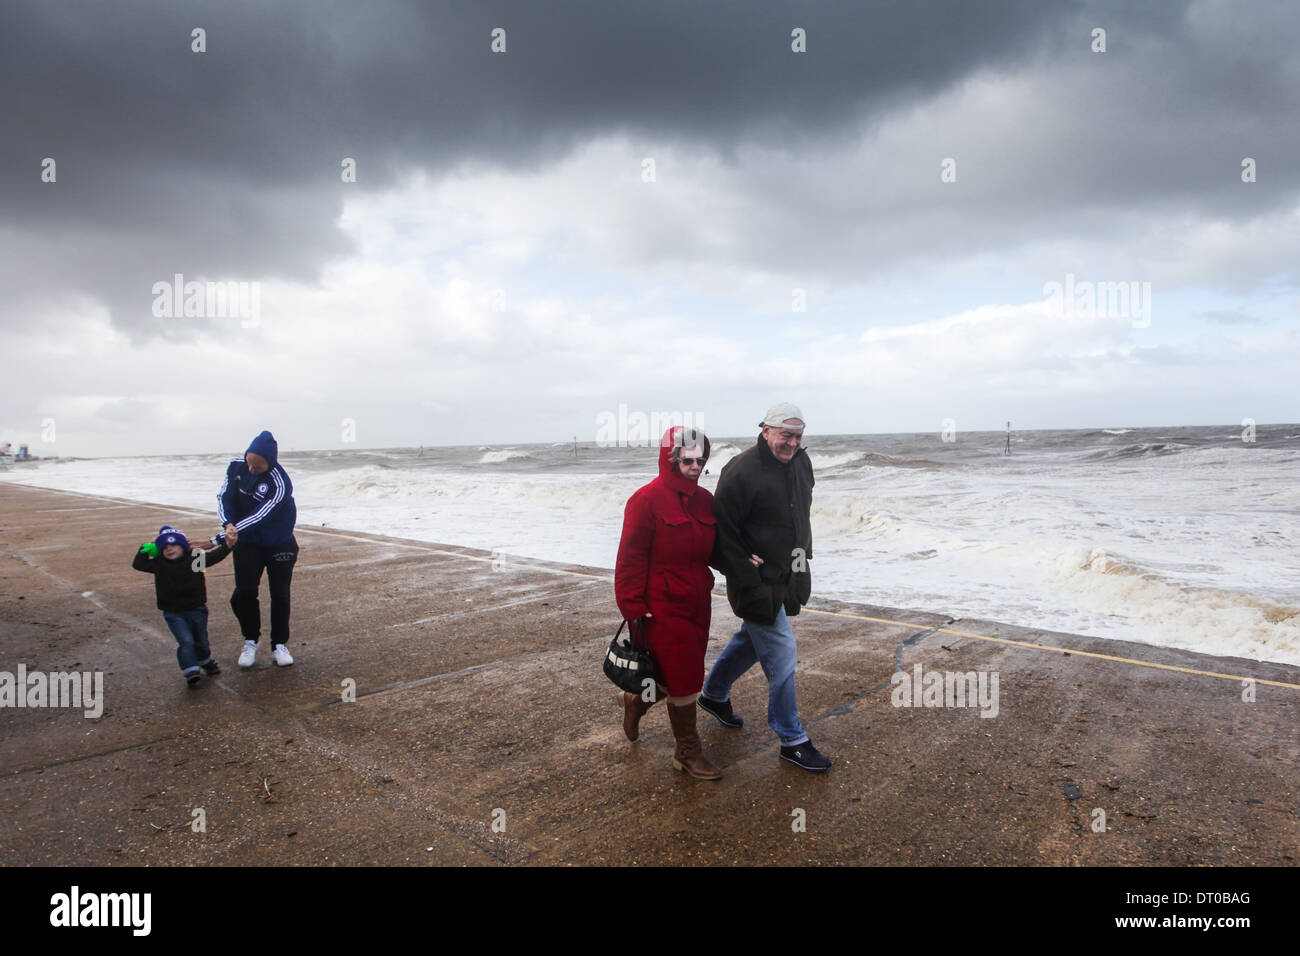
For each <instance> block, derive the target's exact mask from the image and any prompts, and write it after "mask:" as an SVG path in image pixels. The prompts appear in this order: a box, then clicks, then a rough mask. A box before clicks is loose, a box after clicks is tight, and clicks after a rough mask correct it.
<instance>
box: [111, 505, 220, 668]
mask: <svg viewBox="0 0 1300 956" xmlns="http://www.w3.org/2000/svg"><path fill="white" fill-rule="evenodd" d="M232 543H233V542H231V541H229V539H227V541H225V542H223V543H221V544H219V545H217V546H216V547H214V548H211V549H209V550H206V551H201V550H199V549H195V553H194V554H192V555H191V553H190V543H189V541H187V540H186V539H185V535H183V534H181V533H180V532H179V531H177V530H176V529H175V528H173V527H171V526H170V525H163V526H162V528H160V529H159V531H158V537H157V538H155V539H154V540H153V541H149V542H147V543H145V544H143V545H141V546H140V550H139V551H137V552H136V555H135V559H134V560H133V561H132V562H131V567H133V568H135V569H136V570H137V571H144V572H146V573H147V574H152V575H153V583H154V590H155V591H156V592H157V595H158V609H159V610H160V611H162V612H163V620H165V621H166V622H167V626H168V627H169V628H171V632H172V634H173V635H174V636H175V638H176V661H177V663H178V664H180V666H181V673H182V674H184V675H185V680H186V681H187V682H188V683H189V685H190V687H194V686H196V685H197V684H198V682H199V672H200V670H203V671H206V672H207V673H208V674H209V675H212V674H220V673H221V667H220V666H219V665H218V664H217V662H216V661H214V660H213V659H212V652H211V651H210V650H209V648H208V606H207V605H208V589H207V583H206V581H205V580H204V577H203V572H204V569H205V568H206V567H207V566H208V565H211V564H216V563H217V562H218V561H220V560H221V559H222V558H224V557H225V556H226V555H228V554H229V553H230V548H229V545H230V544H232Z"/></svg>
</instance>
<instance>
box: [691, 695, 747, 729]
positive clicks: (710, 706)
mask: <svg viewBox="0 0 1300 956" xmlns="http://www.w3.org/2000/svg"><path fill="white" fill-rule="evenodd" d="M699 705H700V710H703V711H705V712H707V713H710V714H712V715H713V716H714V717H716V718H717V720H718V723H720V724H722V726H724V727H744V726H745V718H743V717H740V716H737V714H736V712H735V711H734V710H732V709H731V701H729V700H724V701H722V702H721V703H719V702H718V701H716V700H709V698H707V697H705V696H704V695H703V694H701V695H700V697H699Z"/></svg>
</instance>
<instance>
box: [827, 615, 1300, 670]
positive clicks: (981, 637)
mask: <svg viewBox="0 0 1300 956" xmlns="http://www.w3.org/2000/svg"><path fill="white" fill-rule="evenodd" d="M803 611H804V613H812V614H827V615H830V616H831V617H848V618H853V619H854V620H856V621H874V622H876V623H878V624H897V625H899V626H902V627H908V628H912V627H915V628H922V629H923V628H925V627H926V625H924V624H911V623H908V622H907V621H889V620H885V619H884V618H879V617H867V616H866V615H863V614H846V613H844V612H843V611H819V610H814V609H813V608H810V607H806V608H804V609H803ZM931 626H933V625H931ZM935 632H936V633H943V634H954V635H956V636H957V637H971V638H974V639H975V640H977V641H993V642H994V643H997V644H1010V645H1011V646H1013V647H1028V648H1032V649H1034V650H1039V651H1056V652H1057V653H1058V654H1068V655H1070V656H1071V657H1091V658H1095V659H1096V660H1101V661H1114V662H1116V663H1118V664H1136V665H1137V666H1139V667H1152V668H1155V669H1157V670H1162V671H1177V672H1178V673H1180V674H1197V675H1199V676H1201V677H1218V678H1222V679H1223V680H1231V681H1237V682H1241V681H1243V680H1251V681H1254V682H1255V683H1256V684H1267V685H1268V686H1269V687H1287V688H1290V689H1291V690H1300V684H1288V683H1286V682H1285V681H1278V680H1265V679H1264V678H1262V677H1242V676H1241V675H1239V674H1220V673H1218V672H1217V671H1202V670H1197V669H1196V668H1193V667H1176V666H1174V665H1173V664H1157V663H1155V662H1154V661H1143V660H1138V659H1136V658H1133V657H1119V656H1117V655H1114V654H1098V653H1096V652H1094V651H1079V650H1074V649H1073V648H1069V647H1053V646H1052V645H1051V644H1035V643H1034V642H1032V641H1013V640H1011V638H1008V637H992V636H991V635H988V634H972V633H971V632H970V631H958V630H956V629H955V628H951V627H936V628H935Z"/></svg>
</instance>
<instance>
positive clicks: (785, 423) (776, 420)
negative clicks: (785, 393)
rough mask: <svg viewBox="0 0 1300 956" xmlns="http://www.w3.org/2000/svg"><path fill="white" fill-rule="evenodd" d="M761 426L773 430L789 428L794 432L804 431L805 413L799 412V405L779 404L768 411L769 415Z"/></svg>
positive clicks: (764, 417) (764, 418)
mask: <svg viewBox="0 0 1300 956" xmlns="http://www.w3.org/2000/svg"><path fill="white" fill-rule="evenodd" d="M759 424H760V425H768V426H770V427H772V428H788V429H789V430H790V431H792V432H795V431H803V428H804V423H803V412H801V411H799V406H798V405H793V404H791V403H790V402H777V403H776V404H775V405H773V406H772V407H771V408H769V409H768V410H767V414H766V415H765V416H763V420H762V421H761V422H759Z"/></svg>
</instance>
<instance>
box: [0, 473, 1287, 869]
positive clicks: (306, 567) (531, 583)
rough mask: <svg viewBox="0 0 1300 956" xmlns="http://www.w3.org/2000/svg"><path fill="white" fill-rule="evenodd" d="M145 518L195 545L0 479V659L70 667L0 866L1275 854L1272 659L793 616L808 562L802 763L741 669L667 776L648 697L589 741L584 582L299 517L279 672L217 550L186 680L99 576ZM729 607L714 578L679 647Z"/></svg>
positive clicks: (838, 616) (662, 718)
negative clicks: (981, 676) (71, 700)
mask: <svg viewBox="0 0 1300 956" xmlns="http://www.w3.org/2000/svg"><path fill="white" fill-rule="evenodd" d="M162 524H174V525H176V526H177V527H179V528H180V529H181V530H183V531H186V532H188V533H192V534H194V535H206V534H208V533H211V529H212V528H213V527H214V525H215V517H214V516H213V515H211V514H201V513H198V512H189V511H186V510H184V509H176V508H169V507H163V506H153V505H148V504H140V503H135V502H127V501H122V500H117V499H109V498H102V497H94V496H89V495H79V494H73V493H67V492H56V491H47V490H43V489H34V488H27V487H22V486H16V485H10V484H3V483H0V671H4V672H8V673H11V674H14V673H16V672H17V670H18V667H19V665H23V666H24V667H25V668H26V670H27V672H28V673H31V672H42V673H46V674H49V673H56V672H71V671H80V672H88V671H99V672H102V673H103V681H104V685H103V686H104V709H103V714H102V716H100V717H99V718H98V719H88V718H87V717H85V716H84V715H83V713H82V711H81V710H80V709H69V708H49V707H46V708H31V707H24V708H17V707H5V708H4V709H0V864H2V865H6V866H21V865H28V864H73V865H82V866H94V865H115V864H129V865H214V864H215V865H225V864H228V865H249V864H262V865H267V864H272V865H278V864H290V865H298V864H309V865H322V864H323V865H331V864H378V865H398V866H403V865H410V866H420V865H430V864H434V865H451V866H459V865H501V864H507V865H517V864H529V865H543V866H547V865H568V864H595V865H610V864H670V865H691V864H710V865H767V864H786V865H807V864H812V865H827V864H855V865H856V864H883V865H900V864H928V865H934V864H939V865H945V864H975V865H1043V864H1046V865H1054V866H1061V865H1085V866H1091V865H1114V864H1121V865H1127V864H1154V865H1175V864H1176V865H1199V864H1208V865H1234V866H1243V865H1244V866H1252V865H1261V864H1267V865H1279V864H1280V865H1287V866H1290V865H1294V864H1295V863H1296V860H1297V857H1300V668H1296V667H1293V666H1285V665H1279V664H1262V663H1258V662H1253V661H1248V660H1242V659H1235V658H1216V657H1207V656H1204V655H1200V654H1194V653H1189V652H1182V651H1171V650H1163V649H1160V648H1155V647H1147V646H1144V645H1138V644H1130V643H1120V642H1114V641H1104V640H1098V639H1093V638H1086V637H1080V636H1077V635H1072V634H1065V633H1057V632H1053V631H1050V630H1031V629H1026V628H1020V627H1010V626H1007V625H1002V624H997V623H994V622H990V621H980V620H969V619H964V620H959V621H951V620H950V618H948V617H947V616H944V615H942V614H927V613H918V612H913V611H901V610H896V609H890V608H883V607H871V606H863V605H848V604H840V603H835V602H830V601H824V600H820V599H818V598H817V596H816V564H815V562H814V565H813V575H814V576H813V581H814V597H813V604H812V606H811V607H810V608H808V609H806V610H805V612H804V613H803V614H801V615H800V616H799V617H797V618H795V619H794V621H793V623H794V629H795V633H796V635H797V636H798V639H799V647H800V652H801V653H800V660H799V670H798V678H797V680H798V690H799V703H800V712H801V715H802V716H803V718H804V721H805V723H806V725H807V727H808V730H809V733H810V734H811V735H812V738H813V741H814V743H816V744H817V746H818V747H819V748H820V749H821V750H822V751H824V752H825V753H826V754H828V755H829V756H831V757H832V758H833V759H834V761H835V767H834V769H833V770H832V771H831V772H830V773H828V774H824V775H811V774H807V773H804V772H802V771H800V770H798V769H796V768H795V767H792V766H790V765H788V764H785V763H782V762H781V761H779V760H778V759H777V746H776V742H775V738H774V736H773V735H772V734H771V732H770V731H769V729H768V728H767V726H766V723H765V717H764V715H765V712H766V699H767V698H766V691H767V684H766V681H765V680H764V679H763V677H762V674H761V672H760V671H759V670H758V669H757V668H756V669H755V670H754V671H752V672H751V673H750V674H749V675H747V676H746V677H745V678H744V679H742V681H741V682H740V683H739V684H738V685H737V687H736V690H735V694H734V696H733V702H734V705H735V708H736V710H737V712H738V713H740V714H742V715H743V716H744V717H745V718H746V725H745V728H744V729H743V730H740V731H736V730H726V729H723V728H721V727H719V726H718V725H717V724H716V723H715V722H714V721H713V720H712V718H710V717H708V716H707V715H704V714H701V718H700V728H701V734H702V737H703V740H704V744H705V752H706V753H707V754H708V755H709V756H710V758H711V759H712V760H713V761H714V762H715V763H716V764H718V765H719V766H720V767H721V768H722V769H723V772H724V774H725V776H724V777H723V779H722V780H721V781H719V782H716V783H713V782H706V781H700V780H694V779H691V778H689V777H686V776H685V775H683V774H680V773H674V771H673V770H672V768H671V764H670V757H671V754H672V745H673V744H672V736H671V733H670V731H669V728H668V721H667V716H666V714H665V713H664V712H663V708H662V707H656V708H655V709H653V710H652V711H651V712H650V714H649V715H648V716H647V717H646V719H645V720H644V721H643V724H642V736H641V740H640V741H639V742H638V743H636V744H629V743H628V742H627V741H626V739H625V738H624V737H623V734H622V729H621V723H620V712H619V711H618V710H617V709H616V707H615V703H614V698H615V694H614V689H613V686H612V685H611V684H609V682H608V681H606V679H605V678H604V676H603V675H602V674H601V672H600V666H599V665H600V657H601V652H602V650H603V648H604V647H605V645H606V644H607V643H608V641H609V639H610V637H611V636H612V635H613V632H614V628H615V627H616V626H617V623H618V620H619V617H618V611H617V609H616V607H615V605H614V601H613V587H612V574H611V573H610V572H607V571H602V570H599V569H592V568H583V567H575V566H564V565H556V564H548V563H543V562H536V561H516V560H510V559H506V560H504V561H503V560H501V559H500V558H499V556H498V558H497V559H496V560H494V559H493V556H492V555H489V554H487V553H486V552H482V551H475V550H473V549H469V548H458V547H452V546H441V545H431V544H427V543H421V542H417V541H404V540H397V539H392V538H383V537H379V536H374V535H368V534H366V533H365V532H364V531H363V530H355V531H353V530H349V531H341V530H335V529H332V528H322V529H310V528H307V527H304V526H301V525H300V527H299V529H298V532H297V537H298V542H299V544H300V546H301V548H302V553H301V557H300V560H299V563H298V566H297V569H296V571H295V574H294V585H293V622H292V626H293V638H292V641H291V644H290V647H291V650H292V652H293V653H294V655H295V657H296V659H297V663H296V664H295V665H294V666H293V667H290V668H276V667H274V666H272V665H271V663H270V660H269V640H268V638H267V636H266V634H265V632H264V635H263V639H262V640H263V650H262V652H261V655H260V656H259V658H258V662H257V665H256V667H254V668H252V669H250V670H248V671H241V670H239V669H238V668H237V667H236V666H235V658H236V656H237V654H238V651H239V648H240V645H241V639H240V636H239V632H238V629H237V627H236V624H235V620H234V616H233V615H232V614H231V612H230V608H229V604H228V600H229V595H230V591H231V588H232V583H233V578H232V572H233V568H232V564H231V562H230V560H229V559H227V560H226V561H224V562H223V563H221V564H219V565H217V566H215V567H214V568H212V570H211V571H209V573H208V607H209V610H210V613H211V616H210V625H209V633H210V636H211V640H212V648H213V653H214V655H215V656H216V658H217V660H218V661H219V662H220V663H221V665H222V667H223V668H224V673H222V674H221V675H220V676H219V677H217V678H215V679H207V678H205V679H204V682H203V683H202V684H201V685H200V686H199V687H198V688H197V689H195V690H191V689H188V688H187V687H186V686H185V683H184V681H183V680H182V678H181V676H180V671H179V669H178V668H177V666H176V659H175V642H174V640H173V639H172V637H171V635H170V633H169V632H168V630H167V628H166V625H165V623H164V622H163V619H162V613H161V612H160V611H158V610H157V609H156V608H155V606H154V593H153V584H152V580H151V578H150V577H149V576H148V575H145V574H140V573H138V572H136V571H133V570H132V569H131V567H130V562H131V557H132V554H133V553H134V552H135V550H136V549H137V547H138V546H139V544H140V542H142V541H145V540H148V539H151V538H152V536H153V535H154V534H155V533H156V531H157V529H158V527H159V526H160V525H162ZM610 533H611V534H612V535H616V534H617V533H618V529H617V528H611V529H610ZM719 584H721V582H719ZM262 597H263V601H262V605H263V620H264V622H265V621H266V620H267V612H268V607H267V604H268V601H267V597H266V589H265V586H264V587H263V591H262ZM735 623H736V621H735V618H734V617H733V616H732V614H731V611H730V609H729V608H728V606H727V603H726V600H725V599H724V598H723V597H721V596H720V595H719V596H718V597H717V599H716V601H715V605H714V622H713V633H712V640H711V642H710V654H709V662H710V663H711V662H712V660H713V659H714V658H715V657H716V655H717V653H718V652H719V651H720V650H721V648H722V646H723V644H724V643H725V641H726V639H727V637H728V636H729V635H730V633H731V632H732V630H734V625H735ZM1043 623H1044V624H1045V625H1050V623H1051V622H1049V621H1045V622H1043ZM264 627H265V624H264ZM917 664H920V665H921V666H922V668H923V673H926V672H931V671H940V672H968V671H976V672H981V671H982V672H986V673H988V674H990V675H992V674H996V676H997V678H998V690H999V696H998V706H997V714H996V716H991V717H982V716H981V715H980V709H979V708H978V707H969V706H968V707H911V708H906V707H895V706H893V705H892V704H891V691H892V690H893V688H892V687H891V683H890V678H891V675H892V674H893V673H894V672H895V671H896V670H898V669H901V670H902V671H904V672H905V673H907V674H908V675H909V676H910V675H912V674H913V673H914V667H915V665H917ZM1243 678H1253V679H1255V684H1254V685H1253V688H1245V687H1244V686H1243ZM352 686H354V687H355V698H356V699H355V701H346V700H344V696H345V692H346V690H347V689H348V688H349V687H352ZM1250 690H1253V696H1254V699H1253V700H1243V696H1246V697H1250V696H1251V694H1250V693H1249V691H1250ZM196 810H200V811H201V814H199V816H200V817H201V818H202V820H203V822H204V823H205V825H206V830H205V832H198V833H196V832H194V830H193V827H192V824H193V822H194V821H195V820H196V814H195V811H196ZM1099 813H1104V818H1105V829H1104V831H1103V832H1095V830H1094V826H1095V823H1096V821H1099V820H1100V819H1101V818H1100V815H1099Z"/></svg>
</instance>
